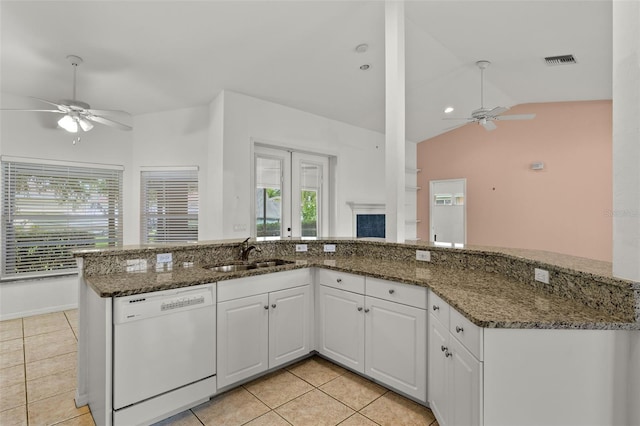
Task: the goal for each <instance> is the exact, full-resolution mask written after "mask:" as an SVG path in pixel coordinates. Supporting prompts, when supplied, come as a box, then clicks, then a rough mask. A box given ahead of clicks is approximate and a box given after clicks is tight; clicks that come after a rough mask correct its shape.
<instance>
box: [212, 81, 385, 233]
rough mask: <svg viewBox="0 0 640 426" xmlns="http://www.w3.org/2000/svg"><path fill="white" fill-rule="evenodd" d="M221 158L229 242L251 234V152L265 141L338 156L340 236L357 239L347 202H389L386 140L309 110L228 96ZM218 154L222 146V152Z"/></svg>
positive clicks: (217, 164) (337, 229) (224, 223)
mask: <svg viewBox="0 0 640 426" xmlns="http://www.w3.org/2000/svg"><path fill="white" fill-rule="evenodd" d="M223 115H224V117H223V120H224V135H223V137H222V139H223V140H222V141H220V140H212V141H210V142H211V143H213V144H220V142H221V143H222V156H221V157H218V158H215V159H213V163H212V164H211V165H210V166H211V167H222V170H223V180H224V184H223V191H224V195H223V198H222V204H223V206H224V211H223V220H222V221H221V222H220V225H221V229H219V230H218V233H219V234H220V235H222V236H223V237H224V238H240V237H243V236H245V235H248V234H247V233H248V231H238V232H234V231H233V229H234V228H233V226H234V225H245V226H246V229H247V230H248V229H250V226H249V225H250V221H251V198H250V197H252V196H253V191H252V183H251V147H252V143H253V142H254V141H255V142H260V143H267V144H272V145H277V146H283V147H288V148H293V149H297V150H301V151H308V152H316V153H320V154H326V155H330V156H336V157H337V162H336V170H335V176H336V181H337V185H336V187H337V188H336V191H337V193H336V194H335V195H336V210H337V221H336V224H335V225H336V226H335V234H336V235H335V236H351V235H352V218H351V208H350V207H349V206H348V205H347V201H357V202H370V203H374V202H375V203H384V201H385V195H384V173H383V172H382V171H383V170H384V135H382V134H381V133H376V132H373V131H369V130H365V129H361V128H358V127H355V126H351V125H349V124H345V123H342V122H338V121H335V120H330V119H327V118H324V117H320V116H317V115H314V114H310V113H307V112H304V111H300V110H296V109H293V108H289V107H286V106H282V105H278V104H274V103H271V102H267V101H263V100H260V99H256V98H252V97H249V96H246V95H241V94H238V93H233V92H229V91H226V92H225V93H224V113H223ZM217 149H218V152H219V146H218V147H217Z"/></svg>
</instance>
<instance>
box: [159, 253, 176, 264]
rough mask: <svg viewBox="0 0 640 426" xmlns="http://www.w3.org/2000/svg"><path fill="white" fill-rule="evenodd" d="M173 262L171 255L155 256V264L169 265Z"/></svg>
mask: <svg viewBox="0 0 640 426" xmlns="http://www.w3.org/2000/svg"><path fill="white" fill-rule="evenodd" d="M171 262H173V256H172V255H171V253H162V254H159V255H157V256H156V263H171Z"/></svg>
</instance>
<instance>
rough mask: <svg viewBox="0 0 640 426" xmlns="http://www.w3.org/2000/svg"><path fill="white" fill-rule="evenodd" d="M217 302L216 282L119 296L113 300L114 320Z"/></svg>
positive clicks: (168, 312) (119, 322)
mask: <svg viewBox="0 0 640 426" xmlns="http://www.w3.org/2000/svg"><path fill="white" fill-rule="evenodd" d="M215 303H216V300H215V286H214V284H204V285H199V286H193V287H184V288H179V289H172V290H163V291H157V292H153V293H145V294H136V295H134V296H125V297H117V298H115V299H114V302H113V322H114V324H122V323H125V322H130V321H137V320H141V319H145V318H153V317H156V316H160V315H167V314H173V313H177V312H180V311H184V310H188V309H198V308H201V307H205V306H211V305H214V304H215Z"/></svg>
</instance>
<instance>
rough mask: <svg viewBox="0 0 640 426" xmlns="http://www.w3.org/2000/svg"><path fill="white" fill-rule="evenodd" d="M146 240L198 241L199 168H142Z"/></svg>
mask: <svg viewBox="0 0 640 426" xmlns="http://www.w3.org/2000/svg"><path fill="white" fill-rule="evenodd" d="M140 182H141V191H140V194H141V207H140V214H141V225H140V231H141V236H140V237H141V241H142V243H143V244H154V243H175V242H189V241H198V169H197V168H185V169H178V170H173V169H172V170H152V171H142V172H141V176H140Z"/></svg>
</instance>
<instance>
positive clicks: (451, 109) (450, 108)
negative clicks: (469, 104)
mask: <svg viewBox="0 0 640 426" xmlns="http://www.w3.org/2000/svg"><path fill="white" fill-rule="evenodd" d="M452 112H453V107H452V106H448V107H446V108H445V109H444V113H445V114H451V113H452Z"/></svg>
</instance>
